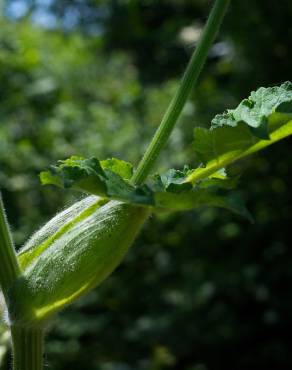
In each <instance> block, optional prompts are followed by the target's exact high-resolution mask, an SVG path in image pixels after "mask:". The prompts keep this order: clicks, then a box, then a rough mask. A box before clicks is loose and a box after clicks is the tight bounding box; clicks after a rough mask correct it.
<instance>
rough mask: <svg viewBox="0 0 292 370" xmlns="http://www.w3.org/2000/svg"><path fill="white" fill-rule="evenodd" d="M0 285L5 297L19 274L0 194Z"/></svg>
mask: <svg viewBox="0 0 292 370" xmlns="http://www.w3.org/2000/svg"><path fill="white" fill-rule="evenodd" d="M0 261H1V262H0V264H1V266H0V285H1V288H2V291H3V294H4V297H5V299H7V297H8V290H9V288H10V286H11V284H12V283H13V282H14V281H15V280H16V278H17V277H18V276H19V275H20V267H19V264H18V261H17V257H16V252H15V249H14V246H13V242H12V237H11V235H10V232H9V226H8V222H7V219H6V215H5V211H4V206H3V202H2V199H1V195H0Z"/></svg>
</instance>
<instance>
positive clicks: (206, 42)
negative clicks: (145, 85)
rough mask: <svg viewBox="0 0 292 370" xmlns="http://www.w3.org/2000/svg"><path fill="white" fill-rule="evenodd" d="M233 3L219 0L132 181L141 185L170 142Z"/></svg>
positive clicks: (228, 0)
mask: <svg viewBox="0 0 292 370" xmlns="http://www.w3.org/2000/svg"><path fill="white" fill-rule="evenodd" d="M229 2H230V0H216V2H215V5H214V7H213V9H212V11H211V13H210V15H209V18H208V21H207V23H206V26H205V28H204V31H203V34H202V36H201V39H200V41H199V44H198V46H197V47H196V49H195V51H194V53H193V55H192V58H191V60H190V62H189V64H188V66H187V69H186V71H185V74H184V76H183V78H182V81H181V84H180V86H179V88H178V90H177V93H176V95H175V96H174V98H173V99H172V101H171V102H170V105H169V107H168V109H167V111H166V113H165V115H164V117H163V119H162V121H161V124H160V126H159V127H158V129H157V131H156V133H155V135H154V136H153V139H152V141H151V142H150V144H149V147H148V149H147V150H146V152H145V154H144V156H143V158H142V160H141V162H140V163H139V165H138V168H137V171H136V172H135V173H134V175H133V177H132V183H134V184H136V185H139V184H141V183H142V182H143V181H144V180H145V178H146V177H147V175H148V174H149V172H150V171H151V169H152V167H153V165H154V163H155V160H156V159H157V157H158V155H159V153H160V152H161V150H162V148H163V147H164V145H165V144H166V142H167V140H168V138H169V136H170V134H171V132H172V130H173V128H174V126H175V124H176V122H177V120H178V118H179V116H180V114H181V111H182V109H183V107H184V105H185V102H186V100H187V98H188V96H189V94H190V92H191V90H192V88H193V86H194V85H195V83H196V81H197V79H198V76H199V74H200V71H201V69H202V67H203V65H204V63H205V61H206V59H207V56H208V51H209V49H210V47H211V46H212V43H213V41H214V38H215V36H216V34H217V32H218V30H219V27H220V24H221V22H222V20H223V17H224V15H225V12H226V10H227V7H228V5H229Z"/></svg>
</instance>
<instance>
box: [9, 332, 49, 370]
mask: <svg viewBox="0 0 292 370" xmlns="http://www.w3.org/2000/svg"><path fill="white" fill-rule="evenodd" d="M11 336H12V348H13V370H43V353H44V331H43V329H42V328H25V327H18V326H12V327H11Z"/></svg>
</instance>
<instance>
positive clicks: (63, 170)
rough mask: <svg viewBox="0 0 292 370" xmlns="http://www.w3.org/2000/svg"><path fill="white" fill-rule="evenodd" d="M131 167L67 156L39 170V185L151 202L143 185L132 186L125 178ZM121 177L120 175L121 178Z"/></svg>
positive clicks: (115, 160) (110, 160)
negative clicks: (54, 164) (46, 169)
mask: <svg viewBox="0 0 292 370" xmlns="http://www.w3.org/2000/svg"><path fill="white" fill-rule="evenodd" d="M132 172H133V168H132V165H131V164H130V163H128V162H125V161H122V160H119V159H115V158H111V159H107V160H104V161H99V160H98V159H97V158H94V157H92V158H89V159H86V158H83V157H71V158H69V159H66V160H64V161H59V164H58V165H57V166H51V167H50V170H49V171H46V172H41V174H40V179H41V182H42V184H43V185H48V184H51V185H56V186H58V187H61V188H72V189H75V190H79V191H83V192H86V193H90V194H94V195H99V196H101V197H105V198H109V199H115V200H122V201H126V202H132V203H138V204H145V205H151V204H152V203H153V200H152V198H151V193H150V192H149V191H148V189H147V187H145V186H141V187H139V188H135V187H134V186H132V185H130V183H129V182H128V179H129V178H130V177H131V176H132ZM123 177H124V178H123Z"/></svg>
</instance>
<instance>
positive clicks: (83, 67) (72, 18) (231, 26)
mask: <svg viewBox="0 0 292 370" xmlns="http://www.w3.org/2000/svg"><path fill="white" fill-rule="evenodd" d="M211 3H212V2H210V1H207V0H189V1H188V0H167V1H166V0H162V1H154V0H83V1H80V0H72V1H66V0H59V1H56V0H27V1H25V0H14V1H12V0H11V1H2V2H1V1H0V6H1V14H2V15H1V18H0V83H1V89H0V99H1V104H0V188H1V191H2V194H3V198H4V201H5V205H6V208H7V213H8V217H9V220H10V222H11V227H12V231H13V235H14V238H15V242H16V245H17V247H20V246H21V245H22V244H23V243H24V242H25V240H27V238H28V237H29V236H30V235H31V234H32V233H33V231H34V230H36V229H37V228H39V227H40V226H41V225H42V224H43V223H45V222H46V221H47V220H48V219H50V218H51V217H52V216H53V215H54V214H55V212H56V211H57V210H60V209H62V208H63V207H65V206H67V205H68V204H71V203H72V202H74V200H76V199H79V198H80V195H79V194H77V193H73V192H72V193H70V192H69V193H68V192H66V193H65V192H63V191H62V190H58V189H56V188H52V187H41V186H40V184H39V180H38V173H39V172H40V171H41V170H43V169H44V168H46V167H47V166H48V165H50V164H52V163H54V162H55V161H56V160H58V159H64V158H66V157H68V156H70V155H72V154H76V155H84V156H91V155H94V156H97V157H98V158H106V157H109V156H117V157H120V158H123V159H125V160H128V161H132V162H134V163H135V164H137V163H138V160H139V158H140V157H141V154H142V153H143V150H144V148H145V147H146V145H147V143H148V142H149V139H150V138H151V135H152V133H153V132H154V130H155V128H156V127H157V125H158V124H159V121H160V119H161V116H162V114H163V112H164V110H165V108H166V107H167V104H168V102H169V100H170V98H171V96H172V95H173V93H174V91H175V89H176V87H177V84H178V80H179V78H180V76H181V73H182V72H183V70H184V67H185V65H186V63H187V61H188V58H189V57H190V55H191V52H192V50H193V48H194V46H195V44H196V42H197V40H198V36H199V34H200V32H201V29H202V25H203V23H204V21H205V20H206V17H207V14H208V11H209V9H210V5H211ZM291 17H292V3H291V1H290V0H281V1H278V2H274V1H273V2H272V1H266V0H253V1H239V0H233V1H232V6H231V7H230V9H229V12H228V14H227V17H226V20H225V22H224V26H223V28H222V32H221V33H220V35H219V37H218V38H217V40H216V43H215V45H214V46H213V48H212V50H211V52H210V55H209V59H208V63H207V65H206V67H205V69H204V71H203V73H202V75H201V77H200V81H199V85H198V87H197V89H196V91H195V92H194V93H193V95H192V97H191V99H190V100H189V102H188V103H187V105H186V107H185V109H184V113H183V116H182V118H181V122H180V125H179V126H178V128H177V129H176V130H175V132H174V133H173V135H172V137H171V140H170V142H169V145H168V148H166V150H165V151H164V153H163V155H162V156H161V157H160V160H159V163H158V164H157V170H158V169H159V170H165V169H167V168H170V167H172V166H175V167H181V166H183V165H184V164H185V163H189V164H192V165H193V164H195V163H196V162H197V160H196V158H195V156H194V153H193V150H192V145H191V143H192V133H193V129H194V127H195V126H196V125H199V126H208V125H209V122H210V120H211V118H212V117H213V116H214V114H216V113H219V112H222V111H223V110H224V109H226V108H233V107H235V106H236V104H237V103H238V102H239V101H240V100H241V99H242V98H244V97H246V96H247V95H248V93H249V92H250V91H251V90H253V89H256V88H258V87H259V86H269V85H274V84H279V83H281V82H283V81H285V80H289V79H290V80H291V79H292V76H291V58H292V25H291ZM291 143H292V140H291V138H290V139H287V140H285V141H283V142H280V143H278V144H276V145H274V146H272V147H271V148H269V149H267V150H266V151H264V152H262V153H260V154H258V155H256V156H253V157H252V158H249V159H247V160H245V161H242V162H240V163H238V164H237V165H236V168H235V170H236V171H239V172H243V175H242V177H241V181H240V189H241V191H242V194H243V196H244V198H245V200H246V202H247V204H248V207H249V209H250V211H251V212H252V214H253V215H254V218H255V224H250V223H248V222H247V221H245V220H242V219H241V218H239V217H237V216H234V215H233V214H230V213H228V212H227V211H224V210H218V209H212V208H208V209H202V210H199V211H197V212H185V213H181V214H175V215H171V214H170V215H163V216H153V217H152V218H151V219H150V220H149V222H148V223H147V225H146V226H145V228H144V229H143V231H142V233H141V235H140V237H139V238H138V239H137V240H136V242H135V247H134V248H132V249H131V251H130V253H129V254H128V256H127V258H126V260H125V261H124V263H123V264H122V265H121V266H120V267H119V268H118V269H117V271H115V273H114V274H113V275H112V276H111V277H110V278H109V279H107V280H106V281H105V282H104V283H103V284H102V285H101V286H100V287H98V288H97V289H96V290H95V291H93V292H92V293H91V294H89V295H88V296H86V297H85V298H83V299H81V300H79V301H78V302H77V303H76V304H74V305H73V306H72V307H70V308H68V309H66V310H65V311H64V312H63V313H62V314H60V315H59V316H58V317H57V319H56V320H55V321H54V322H53V323H52V325H51V330H50V332H49V333H48V335H47V353H46V365H47V368H48V369H54V370H64V369H72V370H81V369H82V370H83V369H87V370H146V369H147V370H167V369H172V370H247V369H249V370H261V369H262V370H269V369H271V370H286V369H287V370H288V369H291V367H292V357H291V343H292V338H291V330H292V294H291V282H292V251H291V248H289V247H290V244H291V242H290V240H291V239H290V238H289V234H291V221H292V195H291V188H292V176H291V160H292V151H291ZM2 330H3V329H1V328H0V361H1V365H0V367H1V370H4V369H8V367H9V364H10V355H9V354H7V353H5V346H4V344H5V343H6V342H7V335H6V334H4V335H2V334H1V332H2ZM2 343H3V344H2Z"/></svg>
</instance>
